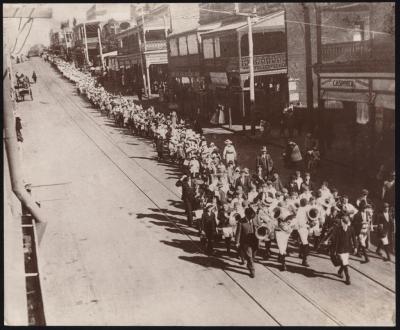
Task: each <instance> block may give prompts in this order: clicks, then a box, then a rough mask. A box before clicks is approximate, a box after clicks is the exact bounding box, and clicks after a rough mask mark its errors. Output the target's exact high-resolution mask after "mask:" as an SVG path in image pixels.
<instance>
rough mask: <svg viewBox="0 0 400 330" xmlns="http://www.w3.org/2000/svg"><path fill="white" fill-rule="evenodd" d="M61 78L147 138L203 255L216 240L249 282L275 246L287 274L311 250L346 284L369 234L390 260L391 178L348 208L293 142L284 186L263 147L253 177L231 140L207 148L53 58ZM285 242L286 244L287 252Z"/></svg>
mask: <svg viewBox="0 0 400 330" xmlns="http://www.w3.org/2000/svg"><path fill="white" fill-rule="evenodd" d="M52 62H53V63H54V64H55V65H56V67H57V68H58V70H59V71H61V72H62V73H63V75H64V76H65V77H67V78H68V79H70V80H71V81H73V82H75V83H76V87H77V90H78V91H79V93H81V94H84V95H86V96H87V98H88V99H89V101H90V102H91V103H92V104H93V105H94V106H95V107H97V108H98V109H99V110H100V111H101V112H102V113H103V114H105V115H107V116H108V117H109V118H112V119H113V120H114V121H115V124H116V125H117V126H119V127H126V128H128V129H129V131H130V132H131V133H132V134H134V135H138V136H142V137H148V138H150V139H153V140H154V146H155V149H156V151H157V155H158V158H159V160H169V161H171V162H173V163H176V164H177V165H178V166H180V168H181V169H182V171H183V173H184V175H183V176H182V177H181V178H180V179H179V180H178V181H177V183H176V185H177V186H179V187H181V189H182V200H183V203H184V207H185V211H186V215H187V224H188V226H194V227H195V228H197V229H198V231H199V235H200V240H201V242H202V243H203V244H204V247H205V249H206V252H207V254H209V255H212V254H214V253H215V250H214V249H215V247H216V245H217V244H218V243H219V242H220V241H221V240H223V241H224V244H225V246H226V250H227V253H228V254H231V250H235V252H234V255H235V256H236V257H237V258H239V259H240V260H241V263H242V264H244V263H245V262H246V263H247V268H248V269H249V272H250V276H251V277H254V276H255V271H254V260H255V256H256V254H257V252H258V251H262V257H263V258H265V259H269V258H271V256H272V253H271V247H272V244H273V243H274V244H275V243H276V245H277V248H278V261H279V263H280V265H281V269H282V271H284V270H286V262H285V258H286V256H287V255H289V254H290V253H293V248H298V251H299V258H301V260H302V265H303V266H305V267H309V263H308V260H307V256H308V255H309V250H310V249H311V248H313V249H315V251H316V252H317V253H327V254H329V255H330V257H331V261H332V263H333V264H334V266H339V267H340V268H339V271H338V276H340V277H341V278H342V277H343V273H344V275H345V283H346V284H350V276H349V271H348V264H349V256H350V254H352V253H355V254H356V255H357V256H360V257H362V258H363V259H364V260H363V262H365V263H367V262H369V256H368V251H369V246H370V239H371V234H372V233H374V234H373V235H376V237H377V241H378V245H377V250H376V253H378V254H380V253H381V250H383V251H384V252H385V254H386V256H385V258H384V260H387V261H388V260H390V248H392V249H394V239H393V237H394V231H395V217H394V194H395V193H394V190H395V187H394V183H395V173H394V172H393V173H391V175H390V177H389V178H388V179H387V180H386V181H385V182H384V185H383V187H382V195H381V201H379V202H376V203H375V205H374V203H372V201H371V200H370V198H369V192H368V190H366V189H363V190H362V191H361V193H360V196H359V198H357V199H356V200H354V201H352V203H350V201H349V197H348V196H346V195H345V194H339V192H338V190H337V189H335V188H334V187H331V186H330V185H329V184H328V182H326V181H325V182H323V183H322V185H321V186H317V185H316V184H315V183H314V182H313V179H312V175H310V173H302V172H301V169H302V166H299V164H300V163H301V162H302V157H301V155H300V152H299V150H298V146H297V145H296V143H295V142H292V141H290V142H289V143H288V147H287V150H286V152H285V155H284V157H285V159H286V161H287V162H288V163H289V165H290V166H292V168H293V172H294V173H293V175H292V176H291V177H290V179H289V181H288V182H287V183H285V182H283V180H282V179H281V178H280V176H279V174H278V172H277V168H276V167H275V165H274V161H273V159H272V157H271V156H270V154H269V153H268V149H267V148H266V146H263V147H262V148H261V150H260V154H259V155H258V156H257V158H256V161H255V163H254V171H251V170H250V169H248V168H246V167H242V166H240V164H238V161H237V158H238V157H237V151H236V149H235V146H234V145H233V143H232V141H230V140H229V139H228V140H226V141H225V146H224V148H223V149H222V150H220V149H219V148H218V146H216V145H215V144H214V143H213V142H211V143H208V142H207V140H206V138H205V137H204V136H203V135H202V131H201V128H199V127H198V126H196V125H195V124H194V125H193V123H189V122H188V121H187V120H183V119H180V118H178V116H177V114H176V113H175V112H171V113H169V114H162V113H156V112H155V110H154V108H153V107H149V108H148V109H144V108H143V107H142V105H141V104H137V103H135V102H134V101H133V100H132V99H128V98H124V97H121V96H117V95H113V94H111V93H109V92H107V91H106V90H105V89H104V88H103V87H102V86H101V85H99V84H98V82H97V80H96V79H95V78H93V77H91V76H90V74H88V73H83V72H81V71H79V70H78V69H76V68H75V67H74V66H73V65H71V64H69V63H67V62H64V61H63V60H60V59H52ZM289 241H290V242H291V243H292V244H291V245H290V246H289V244H288V243H289Z"/></svg>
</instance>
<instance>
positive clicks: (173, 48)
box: [169, 38, 178, 56]
mask: <svg viewBox="0 0 400 330" xmlns="http://www.w3.org/2000/svg"><path fill="white" fill-rule="evenodd" d="M169 51H170V52H171V53H170V54H171V56H178V46H177V44H176V39H175V38H174V39H169Z"/></svg>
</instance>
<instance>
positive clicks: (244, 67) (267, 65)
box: [240, 53, 287, 71]
mask: <svg viewBox="0 0 400 330" xmlns="http://www.w3.org/2000/svg"><path fill="white" fill-rule="evenodd" d="M253 64H254V71H272V70H279V69H285V68H287V63H286V53H275V54H262V55H254V58H253ZM240 71H249V57H248V56H243V57H242V58H241V61H240Z"/></svg>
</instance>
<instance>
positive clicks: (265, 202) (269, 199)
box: [263, 196, 274, 206]
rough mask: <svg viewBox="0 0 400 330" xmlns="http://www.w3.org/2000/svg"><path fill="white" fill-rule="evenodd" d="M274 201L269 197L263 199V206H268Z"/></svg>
mask: <svg viewBox="0 0 400 330" xmlns="http://www.w3.org/2000/svg"><path fill="white" fill-rule="evenodd" d="M273 201H274V199H273V198H272V197H270V196H268V197H267V198H265V199H264V200H263V204H265V205H266V206H270V205H271V204H272V203H273Z"/></svg>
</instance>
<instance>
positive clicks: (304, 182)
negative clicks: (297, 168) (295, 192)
mask: <svg viewBox="0 0 400 330" xmlns="http://www.w3.org/2000/svg"><path fill="white" fill-rule="evenodd" d="M305 187H308V189H309V190H310V191H314V190H315V184H314V182H312V181H311V180H310V181H308V183H307V182H306V181H303V183H302V184H301V192H302V193H303V192H304V191H305Z"/></svg>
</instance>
